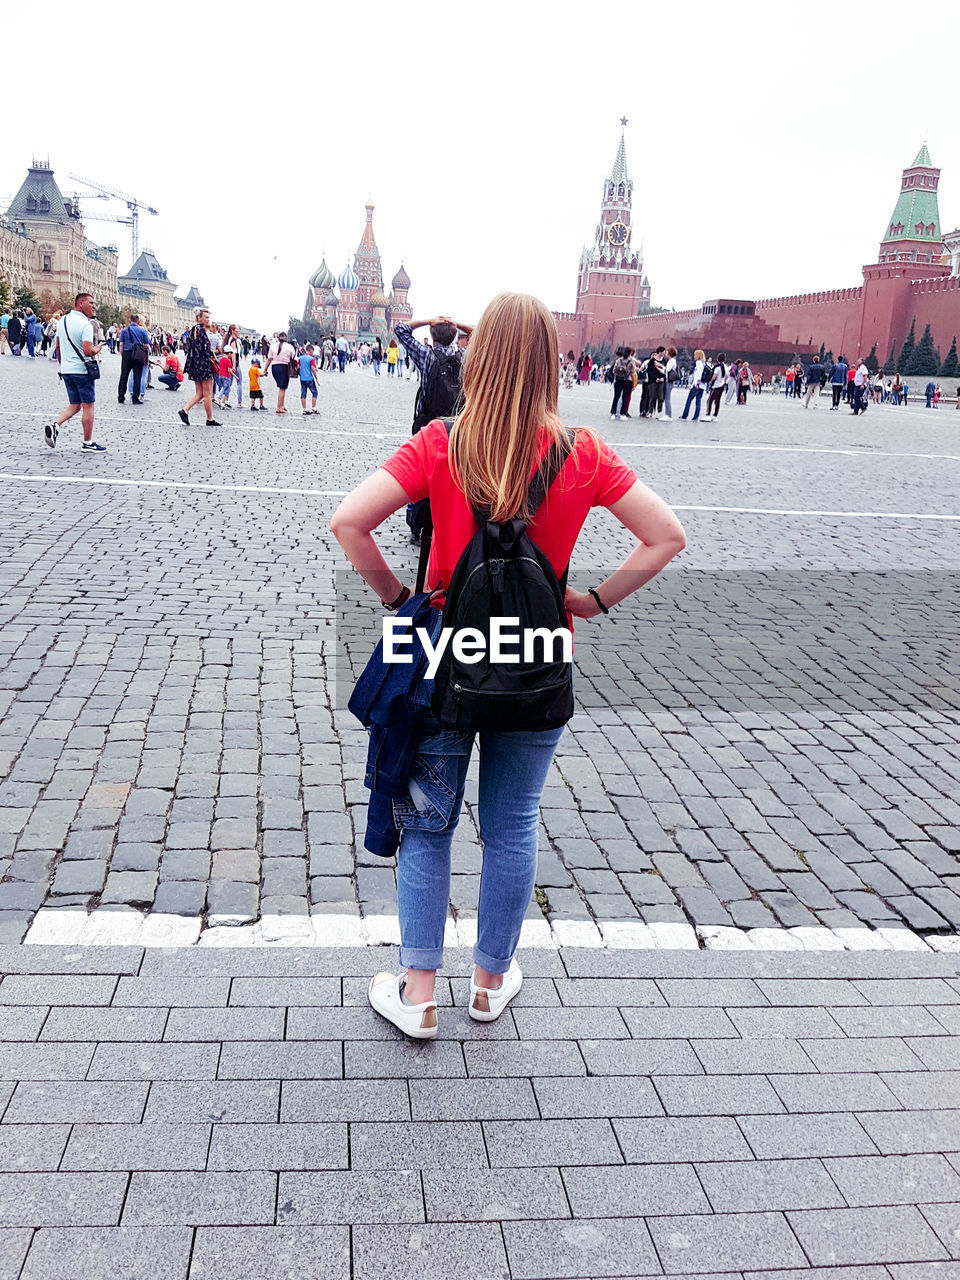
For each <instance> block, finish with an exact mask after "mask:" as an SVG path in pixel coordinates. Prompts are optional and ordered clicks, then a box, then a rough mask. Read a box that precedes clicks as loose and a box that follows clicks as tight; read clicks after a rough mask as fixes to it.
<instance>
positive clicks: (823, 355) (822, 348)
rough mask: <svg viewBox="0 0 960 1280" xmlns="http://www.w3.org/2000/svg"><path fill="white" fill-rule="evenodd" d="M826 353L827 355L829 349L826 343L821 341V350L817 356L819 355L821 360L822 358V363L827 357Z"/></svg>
mask: <svg viewBox="0 0 960 1280" xmlns="http://www.w3.org/2000/svg"><path fill="white" fill-rule="evenodd" d="M826 355H827V349H826V347H825V346H824V344H823V343H822V342H821V343H820V350H819V351H818V352H817V356H818V357H819V360H820V363H821V364H823V362H824V360H825V359H826Z"/></svg>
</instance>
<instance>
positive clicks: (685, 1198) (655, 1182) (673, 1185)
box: [562, 1164, 710, 1218]
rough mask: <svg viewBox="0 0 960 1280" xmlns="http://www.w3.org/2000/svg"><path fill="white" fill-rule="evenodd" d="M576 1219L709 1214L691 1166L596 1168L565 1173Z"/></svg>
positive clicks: (578, 1169)
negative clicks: (677, 1213) (679, 1213)
mask: <svg viewBox="0 0 960 1280" xmlns="http://www.w3.org/2000/svg"><path fill="white" fill-rule="evenodd" d="M562 1173H563V1183H564V1186H565V1187H566V1191H567V1196H568V1198H569V1201H570V1208H571V1209H572V1210H573V1216H574V1217H575V1218H632V1217H648V1216H655V1215H659V1214H675V1213H676V1212H677V1210H678V1209H682V1210H684V1212H686V1213H709V1212H710V1202H709V1201H708V1200H707V1198H706V1196H705V1195H704V1191H703V1187H702V1186H701V1181H700V1180H698V1178H697V1175H696V1174H695V1173H694V1170H693V1167H692V1165H687V1164H644V1165H620V1166H616V1165H596V1166H593V1167H580V1168H565V1169H563V1170H562Z"/></svg>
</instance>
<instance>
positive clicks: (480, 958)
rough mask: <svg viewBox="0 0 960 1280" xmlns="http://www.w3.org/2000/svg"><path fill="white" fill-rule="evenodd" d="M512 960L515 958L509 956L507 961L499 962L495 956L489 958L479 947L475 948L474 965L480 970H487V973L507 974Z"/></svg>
mask: <svg viewBox="0 0 960 1280" xmlns="http://www.w3.org/2000/svg"><path fill="white" fill-rule="evenodd" d="M512 960H513V956H509V957H508V958H507V959H506V960H498V959H497V958H496V957H495V956H488V955H487V953H486V952H485V951H481V950H480V948H479V947H474V948H473V963H474V964H475V965H476V966H477V968H478V969H486V971H487V973H506V972H507V970H508V969H509V968H510V964H511V962H512Z"/></svg>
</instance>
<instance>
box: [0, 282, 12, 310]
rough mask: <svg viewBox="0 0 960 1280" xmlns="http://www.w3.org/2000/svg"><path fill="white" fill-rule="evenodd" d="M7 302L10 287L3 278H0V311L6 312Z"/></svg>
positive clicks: (8, 300)
mask: <svg viewBox="0 0 960 1280" xmlns="http://www.w3.org/2000/svg"><path fill="white" fill-rule="evenodd" d="M9 302H10V285H9V283H8V281H7V280H6V279H5V278H4V277H3V276H0V310H2V311H6V309H7V306H8V304H9Z"/></svg>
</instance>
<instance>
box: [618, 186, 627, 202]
mask: <svg viewBox="0 0 960 1280" xmlns="http://www.w3.org/2000/svg"><path fill="white" fill-rule="evenodd" d="M626 194H627V189H626V187H625V186H624V185H623V183H622V182H621V183H620V185H619V187H617V198H618V199H619V200H622V199H623V198H624V196H625V195H626Z"/></svg>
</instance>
